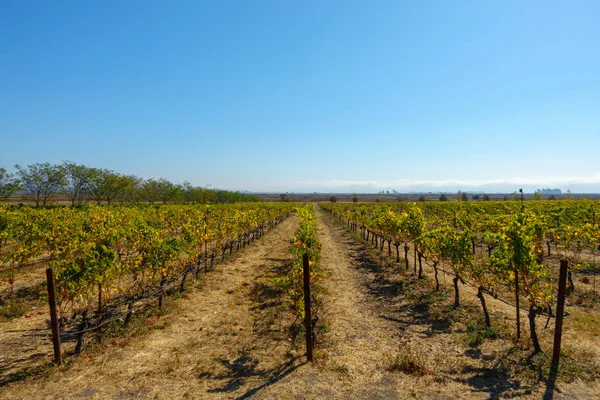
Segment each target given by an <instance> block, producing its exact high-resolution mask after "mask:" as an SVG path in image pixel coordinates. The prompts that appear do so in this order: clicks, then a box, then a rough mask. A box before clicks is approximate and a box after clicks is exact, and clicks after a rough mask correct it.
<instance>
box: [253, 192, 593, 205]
mask: <svg viewBox="0 0 600 400" xmlns="http://www.w3.org/2000/svg"><path fill="white" fill-rule="evenodd" d="M286 194H287V196H288V199H289V201H292V202H321V201H329V199H330V198H331V196H335V197H336V199H337V201H338V202H340V203H350V202H352V200H353V197H354V194H353V193H286ZM256 196H257V197H258V198H259V199H260V200H261V201H281V195H280V194H279V193H256ZM421 196H423V197H424V198H425V201H439V199H440V194H439V193H438V194H422V193H399V194H389V195H388V194H385V195H383V194H373V193H363V194H361V193H357V194H356V197H358V201H360V202H375V201H380V202H382V203H389V202H397V201H398V199H399V198H400V199H401V200H402V201H418V200H419V198H420V197H421ZM446 196H448V201H456V194H446ZM479 196H480V198H481V197H483V195H479ZM488 196H490V200H491V201H502V200H504V199H505V197H506V199H509V200H510V198H511V196H512V193H493V194H488ZM571 196H572V197H573V198H575V199H581V198H584V197H586V198H588V199H590V200H598V199H600V194H579V193H578V194H572V195H571ZM555 197H556V200H562V199H565V198H566V195H564V194H563V195H556V196H555ZM547 198H548V196H547V195H544V196H543V197H542V199H547ZM468 199H469V201H476V200H473V199H472V194H468ZM525 200H533V194H525ZM479 201H481V200H479Z"/></svg>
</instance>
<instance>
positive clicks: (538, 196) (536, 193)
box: [533, 192, 542, 200]
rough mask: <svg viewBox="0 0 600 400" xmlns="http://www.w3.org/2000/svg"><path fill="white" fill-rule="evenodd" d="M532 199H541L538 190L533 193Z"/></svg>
mask: <svg viewBox="0 0 600 400" xmlns="http://www.w3.org/2000/svg"><path fill="white" fill-rule="evenodd" d="M533 199H534V200H541V199H542V194H541V193H540V192H535V193H533Z"/></svg>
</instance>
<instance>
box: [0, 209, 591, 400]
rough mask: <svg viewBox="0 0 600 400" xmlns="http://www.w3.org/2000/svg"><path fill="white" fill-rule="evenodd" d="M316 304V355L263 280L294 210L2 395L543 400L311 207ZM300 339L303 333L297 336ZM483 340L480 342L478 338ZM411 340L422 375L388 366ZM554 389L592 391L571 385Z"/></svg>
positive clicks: (282, 263) (575, 393)
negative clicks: (121, 328) (154, 310)
mask: <svg viewBox="0 0 600 400" xmlns="http://www.w3.org/2000/svg"><path fill="white" fill-rule="evenodd" d="M316 212H317V216H318V219H319V225H320V227H321V228H320V230H319V240H320V241H321V243H322V244H323V248H322V252H321V254H322V259H321V264H322V265H323V266H324V268H325V270H326V273H327V276H326V278H325V279H324V281H323V285H324V291H325V294H324V302H323V304H324V305H323V310H322V312H321V315H320V323H322V324H323V326H322V329H321V330H320V333H319V335H318V337H317V348H316V352H315V363H313V364H307V363H306V362H305V361H304V356H303V353H304V352H303V349H302V346H300V347H299V348H296V345H295V343H293V342H291V339H290V338H291V335H290V326H291V325H292V324H293V322H294V321H293V317H292V314H291V313H290V311H289V309H288V306H287V304H286V298H285V297H282V296H281V295H279V294H278V293H277V292H276V291H275V290H274V288H273V285H272V284H271V282H270V281H269V278H270V277H276V276H281V275H282V274H284V273H285V272H286V271H287V268H288V266H289V264H290V262H291V261H292V260H293V255H292V254H291V252H290V251H289V246H290V241H289V239H290V237H292V236H293V235H294V232H295V231H296V229H297V227H298V223H297V220H296V219H295V218H294V217H292V218H289V219H287V220H286V221H284V222H283V223H282V224H280V225H279V226H278V227H276V228H275V229H273V230H271V231H270V232H268V233H267V234H266V235H265V237H264V238H262V239H261V240H259V241H257V242H256V243H254V244H252V245H251V246H250V247H249V248H247V249H245V250H244V251H242V252H240V253H239V255H237V256H236V257H235V258H234V259H231V260H229V261H227V262H225V263H223V264H220V265H218V266H217V267H216V270H215V271H214V272H212V273H209V274H208V275H205V276H204V278H203V279H204V280H203V282H202V285H197V286H201V287H200V288H196V289H193V290H190V291H188V292H187V293H188V294H187V295H186V296H185V297H184V298H182V299H180V300H176V301H173V303H174V304H173V305H172V309H171V312H169V313H168V314H167V315H166V316H162V317H160V318H158V319H156V320H154V321H153V324H154V329H151V330H150V332H148V333H146V334H142V335H140V336H137V337H135V336H134V337H133V338H131V340H128V341H112V340H111V341H105V342H103V344H102V345H101V346H97V347H96V348H95V349H93V351H89V352H87V353H85V354H84V355H82V356H80V357H79V358H77V359H75V358H71V360H72V361H70V362H68V363H67V365H66V366H65V367H61V368H54V369H52V371H51V372H49V373H47V374H45V375H42V376H38V377H34V378H29V379H26V380H23V381H20V382H14V383H11V384H8V385H6V386H4V387H0V398H10V399H13V398H14V399H31V398H48V399H50V398H52V399H54V398H72V399H75V398H77V399H85V398H102V399H104V398H106V399H130V398H132V399H133V398H157V399H179V398H182V399H183V398H191V399H213V398H215V399H221V398H222V399H246V398H253V399H404V398H424V399H455V398H460V399H463V398H469V399H470V398H474V399H487V398H502V397H515V396H520V397H523V398H536V399H537V398H541V397H542V396H543V394H544V390H545V388H544V387H543V386H538V387H529V386H528V385H526V384H525V383H523V382H520V381H518V380H515V379H511V378H510V377H507V376H495V375H493V374H492V375H490V371H491V370H490V369H489V368H486V367H485V363H486V362H491V361H494V359H496V358H497V357H499V355H498V354H497V353H494V351H495V350H490V349H487V348H486V347H485V346H483V347H482V349H481V350H478V351H473V350H471V349H469V348H468V347H467V346H465V345H464V344H463V343H462V342H460V341H458V340H457V339H456V336H457V335H455V334H454V327H453V326H449V325H447V324H443V323H442V324H439V323H437V322H435V321H431V320H428V319H427V317H426V316H425V314H424V313H423V312H421V311H419V310H415V308H414V307H412V304H410V303H409V299H407V298H406V297H405V296H404V295H403V289H402V279H401V278H400V276H399V274H398V273H397V270H393V269H392V268H389V267H386V266H382V265H381V263H378V262H376V261H375V260H374V259H373V257H372V255H371V253H370V252H369V251H367V250H366V248H365V245H364V244H360V243H357V241H356V240H355V239H354V238H353V237H352V235H351V234H350V233H348V232H347V231H346V230H345V229H344V227H343V226H341V225H340V224H339V223H337V222H336V221H335V220H334V219H333V217H331V216H330V215H329V214H326V213H325V212H324V211H321V210H320V209H316ZM300 344H301V342H300ZM484 345H485V343H484ZM407 348H411V349H414V351H416V352H418V353H419V357H420V359H422V361H423V364H424V366H425V369H426V370H427V372H426V373H425V375H423V376H415V375H406V374H403V373H400V372H390V371H389V369H390V368H389V365H390V360H392V359H393V358H394V356H395V355H397V354H399V353H402V352H403V350H405V349H407ZM562 390H563V391H562V393H555V394H554V398H556V399H561V398H565V399H566V398H584V399H585V398H590V399H593V398H598V397H595V395H597V394H598V393H600V392H598V391H595V390H597V389H594V388H591V389H590V388H587V387H586V386H585V385H582V384H573V385H570V386H568V387H567V386H565V387H563V388H562Z"/></svg>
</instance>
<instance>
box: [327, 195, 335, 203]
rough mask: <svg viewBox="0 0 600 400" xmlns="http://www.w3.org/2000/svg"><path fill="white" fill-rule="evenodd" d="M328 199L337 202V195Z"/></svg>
mask: <svg viewBox="0 0 600 400" xmlns="http://www.w3.org/2000/svg"><path fill="white" fill-rule="evenodd" d="M329 201H330V202H332V203H337V197H335V196H331V197H330V198H329Z"/></svg>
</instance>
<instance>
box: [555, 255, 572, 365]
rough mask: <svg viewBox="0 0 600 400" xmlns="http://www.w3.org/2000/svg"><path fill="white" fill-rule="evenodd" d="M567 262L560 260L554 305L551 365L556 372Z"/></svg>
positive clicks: (560, 338)
mask: <svg viewBox="0 0 600 400" xmlns="http://www.w3.org/2000/svg"><path fill="white" fill-rule="evenodd" d="M568 268H569V261H567V260H560V275H559V276H558V299H557V304H556V325H555V328H554V351H553V352H552V365H553V367H555V368H556V369H557V370H558V362H559V360H560V344H561V341H562V327H563V316H564V313H565V297H566V296H565V293H566V290H567V270H568Z"/></svg>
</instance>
